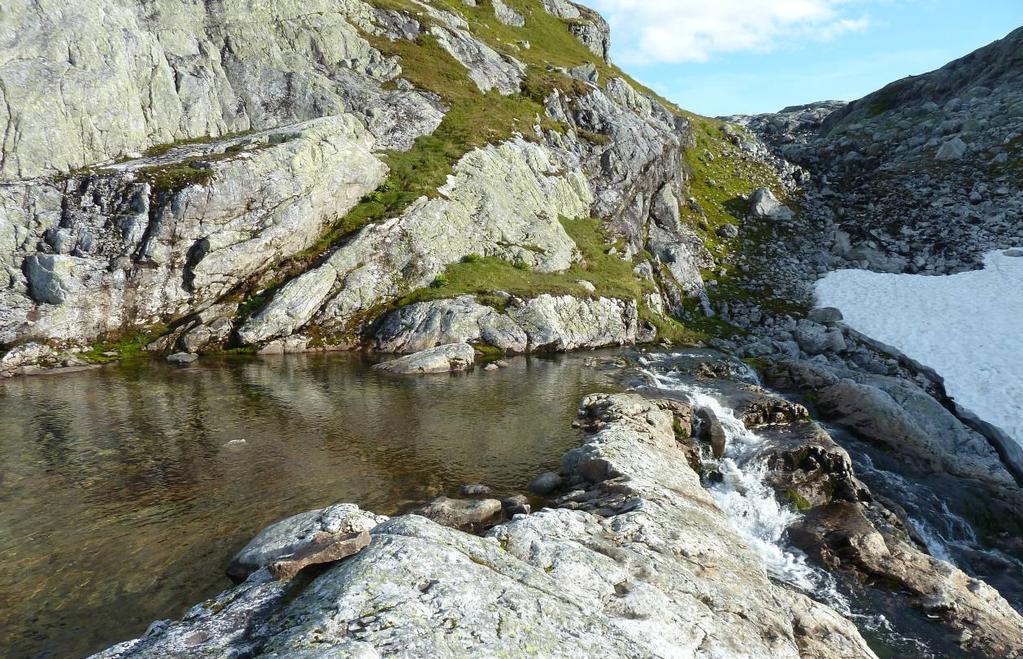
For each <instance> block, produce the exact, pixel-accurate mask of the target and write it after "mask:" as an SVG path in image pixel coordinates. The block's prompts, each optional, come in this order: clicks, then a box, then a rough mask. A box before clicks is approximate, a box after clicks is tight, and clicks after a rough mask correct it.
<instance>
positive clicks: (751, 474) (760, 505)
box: [647, 370, 848, 610]
mask: <svg viewBox="0 0 1023 659" xmlns="http://www.w3.org/2000/svg"><path fill="white" fill-rule="evenodd" d="M647 375H648V376H649V377H651V378H652V379H653V380H654V381H655V382H656V385H657V387H658V388H660V389H665V390H669V391H676V392H682V393H684V394H685V395H686V396H687V397H688V398H689V400H690V402H691V403H692V404H693V405H694V406H695V407H696V408H701V407H706V408H709V409H710V410H711V411H713V412H714V415H715V416H716V417H717V418H718V420H719V421H720V422H721V426H722V428H723V429H724V431H725V435H726V436H727V438H728V443H727V447H726V449H725V455H724V457H722V458H721V459H720V460H718V461H716V465H715V466H716V467H717V469H718V471H719V472H720V473H721V475H722V479H721V482H720V483H714V484H712V485H710V486H709V488H708V489H709V491H710V493H711V495H712V496H713V497H714V499H715V500H716V501H717V502H718V505H720V506H721V508H722V510H724V512H725V514H726V515H727V516H728V519H729V521H730V522H731V523H732V525H733V527H734V528H735V529H736V530H737V531H739V533H740V534H741V535H742V536H743V537H744V538H745V539H746V541H747V542H748V543H749V544H750V546H751V547H752V548H753V549H754V550H755V551H756V552H757V554H758V555H759V556H760V557H761V559H763V561H764V564H765V566H766V567H767V571H768V573H769V574H770V575H771V576H772V577H774V578H775V579H778V580H779V581H784V582H786V583H788V584H790V585H792V586H795V587H796V588H798V589H799V590H802V591H804V592H807V593H812V594H815V595H817V596H819V597H821V598H822V599H824V600H825V601H827V602H828V603H829V604H831V605H832V606H836V607H837V608H840V609H846V610H847V609H848V605H847V603H846V601H845V599H844V598H843V597H842V596H841V595H840V594H839V593H838V591H837V590H836V588H835V583H834V579H832V577H831V576H830V575H829V574H828V573H826V572H824V571H823V570H819V569H817V568H815V567H813V566H811V565H809V564H808V563H807V561H806V557H805V556H804V555H803V554H802V553H801V552H798V551H796V550H794V549H791V548H789V547H787V546H786V544H785V542H784V535H785V530H786V529H787V528H788V527H789V525H790V524H792V522H794V521H795V520H796V519H797V517H798V513H796V512H795V511H794V510H792V509H791V508H790V507H789V506H788V505H784V504H782V503H780V502H779V501H778V498H777V497H776V496H775V494H774V490H773V489H771V487H770V486H769V485H768V484H767V482H766V480H765V471H764V470H765V469H766V466H765V465H764V464H763V463H760V462H757V463H755V464H754V463H752V462H751V461H749V460H748V459H747V458H748V457H749V456H750V455H751V454H752V453H754V452H756V450H757V449H758V447H759V446H760V444H761V442H762V441H763V440H762V438H761V437H760V436H759V435H757V434H756V433H754V432H752V431H750V430H749V429H748V428H746V426H745V425H744V424H743V423H742V421H740V420H739V419H737V418H736V417H735V414H733V412H732V410H731V409H729V408H727V407H725V406H724V405H722V404H721V402H720V401H719V400H718V399H717V398H716V397H715V396H714V395H713V394H712V393H711V392H709V391H704V390H702V389H700V388H698V387H693V386H690V385H687V384H685V383H683V382H681V381H680V380H679V379H677V378H676V377H674V376H673V375H672V374H670V373H661V372H658V371H657V370H648V371H647Z"/></svg>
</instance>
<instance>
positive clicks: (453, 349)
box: [373, 343, 476, 375]
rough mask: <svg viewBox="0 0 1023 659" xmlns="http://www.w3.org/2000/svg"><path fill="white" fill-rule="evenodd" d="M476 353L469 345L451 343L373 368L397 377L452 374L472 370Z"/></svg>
mask: <svg viewBox="0 0 1023 659" xmlns="http://www.w3.org/2000/svg"><path fill="white" fill-rule="evenodd" d="M475 361H476V351H475V350H474V349H473V347H472V346H471V345H469V344H467V343H451V344H448V345H443V346H437V347H436V348H430V349H428V350H423V351H421V352H417V353H414V354H411V355H408V356H406V357H401V358H399V359H395V360H392V361H388V362H383V363H380V364H376V365H375V366H373V368H374V369H376V370H378V371H385V372H387V373H395V374H397V375H422V374H434V373H451V372H457V371H465V370H468V369H471V368H472V365H473V363H474V362H475Z"/></svg>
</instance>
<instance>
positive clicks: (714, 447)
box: [696, 407, 728, 458]
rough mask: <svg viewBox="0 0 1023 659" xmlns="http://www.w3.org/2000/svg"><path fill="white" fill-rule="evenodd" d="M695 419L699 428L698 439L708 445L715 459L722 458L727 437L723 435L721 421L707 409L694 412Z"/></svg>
mask: <svg viewBox="0 0 1023 659" xmlns="http://www.w3.org/2000/svg"><path fill="white" fill-rule="evenodd" d="M696 418H697V420H698V421H699V427H700V437H699V439H700V440H701V441H704V442H707V443H708V444H710V448H711V452H712V454H713V455H714V457H715V458H721V457H723V456H724V455H725V449H726V448H727V446H728V437H727V436H726V435H725V429H724V428H722V427H721V421H719V420H718V418H717V416H716V415H715V414H714V410H712V409H710V408H709V407H701V408H700V409H698V410H696Z"/></svg>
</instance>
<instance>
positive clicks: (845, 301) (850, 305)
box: [817, 250, 1023, 445]
mask: <svg viewBox="0 0 1023 659" xmlns="http://www.w3.org/2000/svg"><path fill="white" fill-rule="evenodd" d="M1014 255H1015V256H1014ZM984 266H985V267H984V269H983V270H977V271H973V272H965V273H961V274H956V275H949V276H944V277H932V276H925V275H892V274H881V273H875V272H868V271H865V270H840V271H837V272H832V273H830V274H828V275H827V276H826V277H824V278H823V279H822V280H820V281H819V282H817V301H818V304H819V305H820V306H822V307H837V308H838V309H840V310H841V311H842V314H843V315H844V316H845V323H846V325H848V326H849V327H852V328H853V329H855V330H857V331H859V332H862V333H863V334H866V335H867V336H870V337H872V338H874V339H876V340H878V341H881V342H883V343H886V344H888V345H890V346H894V347H895V348H898V349H899V350H900V351H902V352H903V353H904V354H906V355H907V356H909V357H911V358H912V359H915V360H916V361H918V362H920V363H921V364H926V365H927V366H930V367H931V368H933V369H934V370H935V371H937V372H938V373H939V374H940V375H941V376H942V377H943V378H945V388H946V390H947V391H948V394H949V395H950V396H952V397H953V398H954V399H955V400H956V402H957V403H958V404H959V405H960V406H962V407H965V408H967V409H969V410H971V411H972V412H974V413H975V414H977V415H978V416H980V417H981V418H982V419H984V420H985V421H987V422H988V423H991V424H993V425H996V426H998V427H999V428H1001V429H1002V430H1004V431H1005V432H1006V433H1007V434H1008V435H1009V436H1010V437H1012V438H1013V439H1014V440H1015V441H1016V442H1018V443H1019V444H1021V445H1023V331H1021V330H1023V252H1021V251H1020V250H1007V251H1005V252H1001V251H999V252H992V253H990V254H988V255H987V256H986V257H985V259H984Z"/></svg>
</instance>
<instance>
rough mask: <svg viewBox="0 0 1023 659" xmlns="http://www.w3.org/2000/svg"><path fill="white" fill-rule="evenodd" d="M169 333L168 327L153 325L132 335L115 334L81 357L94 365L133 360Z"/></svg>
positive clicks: (106, 337) (99, 342)
mask: <svg viewBox="0 0 1023 659" xmlns="http://www.w3.org/2000/svg"><path fill="white" fill-rule="evenodd" d="M166 332H167V326H166V325H151V326H149V327H147V328H145V329H143V330H140V331H135V332H131V333H114V334H108V335H106V336H104V337H102V338H101V339H100V340H99V341H98V342H97V343H94V344H93V346H92V347H91V348H90V349H89V350H88V351H87V352H83V353H81V354H80V355H79V357H81V358H82V359H84V360H85V361H87V362H90V363H93V364H105V363H107V362H112V361H116V360H119V359H131V358H133V357H139V356H141V355H144V354H145V349H146V346H148V345H149V344H150V343H152V342H153V341H155V340H156V339H158V338H159V337H161V336H163V335H164V334H166Z"/></svg>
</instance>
